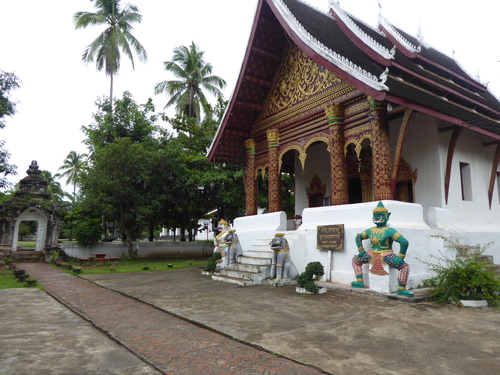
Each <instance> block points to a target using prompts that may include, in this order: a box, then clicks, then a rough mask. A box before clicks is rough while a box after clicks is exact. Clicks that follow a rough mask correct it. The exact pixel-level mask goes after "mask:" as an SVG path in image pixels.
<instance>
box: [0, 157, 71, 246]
mask: <svg viewBox="0 0 500 375" xmlns="http://www.w3.org/2000/svg"><path fill="white" fill-rule="evenodd" d="M26 173H27V174H28V176H27V177H25V178H23V179H22V180H21V181H20V182H19V191H17V192H16V193H15V194H14V197H13V198H11V199H9V200H8V201H7V202H4V203H2V204H0V250H2V252H3V253H10V252H12V253H14V252H16V251H17V245H18V242H19V225H20V224H21V223H22V222H23V221H36V222H37V225H38V228H37V238H36V245H35V252H46V251H51V250H53V249H55V248H57V247H58V237H59V231H60V230H61V226H62V218H61V217H60V216H59V215H58V214H57V206H56V205H55V204H54V202H52V200H51V198H50V194H49V193H48V192H47V185H48V183H47V181H46V180H45V179H44V178H43V177H42V176H41V175H40V174H41V171H40V170H39V169H38V164H37V162H36V161H35V160H34V161H32V162H31V165H30V166H29V168H28V170H27V171H26Z"/></svg>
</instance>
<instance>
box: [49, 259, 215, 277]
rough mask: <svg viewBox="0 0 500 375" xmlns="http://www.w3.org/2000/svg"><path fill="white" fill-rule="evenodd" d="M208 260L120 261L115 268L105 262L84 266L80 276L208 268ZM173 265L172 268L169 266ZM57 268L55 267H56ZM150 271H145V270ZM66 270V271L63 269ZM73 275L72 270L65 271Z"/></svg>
mask: <svg viewBox="0 0 500 375" xmlns="http://www.w3.org/2000/svg"><path fill="white" fill-rule="evenodd" d="M70 263H71V264H73V265H79V262H78V260H76V259H71V260H70ZM206 264H207V260H206V259H205V258H196V259H178V258H175V259H136V260H130V259H120V260H119V261H117V262H116V264H115V265H114V266H113V263H111V262H105V263H103V264H91V265H89V264H87V265H86V264H84V265H82V271H81V272H80V274H83V275H92V274H102V273H104V274H106V273H126V272H154V271H166V270H173V269H180V268H187V267H201V266H206ZM169 265H171V266H169ZM54 267H55V266H54ZM145 267H147V268H148V269H147V270H145V269H144V268H145ZM63 270H65V269H63ZM65 271H67V272H69V273H71V272H72V271H71V270H65Z"/></svg>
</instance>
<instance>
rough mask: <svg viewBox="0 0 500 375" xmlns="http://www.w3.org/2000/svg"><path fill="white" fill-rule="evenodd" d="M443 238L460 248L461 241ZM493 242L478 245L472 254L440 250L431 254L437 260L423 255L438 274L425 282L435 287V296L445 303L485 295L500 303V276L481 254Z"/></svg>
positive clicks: (433, 290) (425, 284)
mask: <svg viewBox="0 0 500 375" xmlns="http://www.w3.org/2000/svg"><path fill="white" fill-rule="evenodd" d="M439 238H442V239H443V240H445V242H447V243H448V244H449V245H451V246H453V247H455V248H457V249H458V248H460V244H459V243H458V242H457V241H452V240H450V239H448V238H444V237H439ZM491 244H492V243H491V242H490V243H488V244H486V245H484V246H483V247H481V246H479V245H478V246H477V248H476V252H475V253H474V254H473V255H472V256H470V257H457V258H456V259H450V258H448V257H446V256H445V255H444V254H443V253H442V252H441V250H438V252H439V254H440V256H436V255H433V254H431V255H430V257H431V258H433V259H435V260H436V261H437V262H436V263H431V262H426V261H422V260H420V259H419V260H420V261H421V262H422V263H424V264H426V265H427V266H428V267H429V270H430V271H432V272H433V273H435V276H434V277H432V278H430V279H428V280H425V282H424V286H426V287H431V288H432V292H431V294H432V299H433V300H434V301H436V302H441V303H449V302H455V303H458V302H459V301H460V300H483V299H484V300H487V301H488V303H490V304H495V303H497V302H498V301H499V300H500V279H499V278H498V277H497V276H496V275H495V274H494V272H493V271H492V270H491V268H489V267H488V264H487V263H486V262H483V261H481V258H480V256H481V255H482V254H483V253H484V252H485V250H486V249H487V248H488V247H489V246H490V245H491Z"/></svg>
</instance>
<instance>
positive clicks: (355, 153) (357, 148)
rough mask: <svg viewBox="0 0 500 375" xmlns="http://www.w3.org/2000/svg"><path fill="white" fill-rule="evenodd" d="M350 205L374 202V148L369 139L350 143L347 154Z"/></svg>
mask: <svg viewBox="0 0 500 375" xmlns="http://www.w3.org/2000/svg"><path fill="white" fill-rule="evenodd" d="M346 163H347V176H348V179H349V184H348V194H349V204H351V203H362V202H370V201H372V200H373V182H372V148H371V144H370V140H369V139H364V140H363V141H362V142H361V144H354V143H350V144H349V145H348V146H347V152H346Z"/></svg>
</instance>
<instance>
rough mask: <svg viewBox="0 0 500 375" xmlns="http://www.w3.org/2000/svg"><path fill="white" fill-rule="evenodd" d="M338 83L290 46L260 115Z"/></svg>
mask: <svg viewBox="0 0 500 375" xmlns="http://www.w3.org/2000/svg"><path fill="white" fill-rule="evenodd" d="M340 82H341V80H340V79H339V78H338V77H337V76H335V74H333V73H332V72H329V71H327V70H326V69H324V68H322V67H320V66H319V65H318V64H316V63H315V62H314V61H313V60H311V59H310V58H309V57H307V56H306V54H305V53H304V52H302V51H301V50H299V48H298V47H297V46H295V45H292V46H291V47H290V49H289V50H288V52H287V55H286V57H285V58H284V59H283V62H282V64H281V66H280V68H279V72H278V74H277V76H276V79H275V81H274V83H273V87H272V88H271V91H270V94H269V96H268V97H267V99H266V103H265V105H264V111H263V113H262V116H261V118H266V117H269V116H271V115H273V114H275V113H277V112H279V111H281V110H283V109H285V108H289V107H290V106H293V105H295V104H297V103H299V102H301V101H303V100H305V99H308V98H309V97H311V96H313V95H315V94H318V93H320V92H322V91H324V90H326V89H328V88H330V87H332V86H333V85H334V84H336V83H340Z"/></svg>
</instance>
